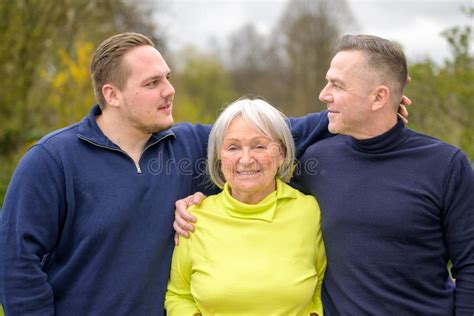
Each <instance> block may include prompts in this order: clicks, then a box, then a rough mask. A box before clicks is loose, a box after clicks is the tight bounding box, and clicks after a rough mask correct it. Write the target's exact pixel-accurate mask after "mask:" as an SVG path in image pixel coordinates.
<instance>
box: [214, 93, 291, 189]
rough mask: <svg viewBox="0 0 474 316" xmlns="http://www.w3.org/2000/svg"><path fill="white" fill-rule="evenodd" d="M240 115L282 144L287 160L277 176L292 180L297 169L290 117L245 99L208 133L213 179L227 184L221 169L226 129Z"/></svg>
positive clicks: (270, 107) (234, 105)
mask: <svg viewBox="0 0 474 316" xmlns="http://www.w3.org/2000/svg"><path fill="white" fill-rule="evenodd" d="M237 117H242V118H243V119H245V120H246V121H248V122H249V123H250V124H251V125H252V126H253V127H255V129H257V130H258V131H259V132H261V133H262V134H263V135H265V136H266V137H268V138H270V139H272V140H273V141H276V142H278V143H279V144H280V145H281V146H282V148H283V151H284V159H283V163H282V165H281V166H280V167H279V168H278V170H277V174H276V176H277V177H278V178H279V179H280V180H282V181H284V182H288V181H290V179H291V176H292V175H293V171H294V169H295V144H294V142H293V137H292V136H291V131H290V128H289V123H288V119H287V117H286V116H285V115H284V114H283V113H281V112H280V111H279V110H277V109H276V108H274V107H273V106H271V105H270V104H269V103H268V102H266V101H264V100H262V99H251V98H242V99H239V100H237V101H234V102H233V103H231V104H230V105H228V106H227V107H226V108H225V110H224V111H223V112H222V113H221V114H220V115H219V117H218V118H217V120H216V122H215V123H214V126H213V127H212V130H211V134H210V135H209V143H208V146H207V157H208V163H207V166H208V172H209V175H210V177H211V180H212V182H214V183H215V184H216V185H217V186H218V187H220V188H223V187H224V184H225V178H224V174H223V173H222V170H221V162H220V151H221V148H222V143H223V141H224V138H225V134H226V132H227V129H228V128H229V125H230V123H231V122H232V121H233V120H234V119H235V118H237Z"/></svg>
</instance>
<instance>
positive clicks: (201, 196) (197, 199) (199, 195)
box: [189, 192, 206, 205]
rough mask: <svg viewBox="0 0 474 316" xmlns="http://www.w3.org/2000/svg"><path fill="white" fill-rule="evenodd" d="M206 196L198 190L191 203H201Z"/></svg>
mask: <svg viewBox="0 0 474 316" xmlns="http://www.w3.org/2000/svg"><path fill="white" fill-rule="evenodd" d="M205 198H206V196H205V195H204V194H202V193H201V192H196V193H194V194H193V195H192V199H191V204H189V205H199V204H201V202H202V200H204V199H205Z"/></svg>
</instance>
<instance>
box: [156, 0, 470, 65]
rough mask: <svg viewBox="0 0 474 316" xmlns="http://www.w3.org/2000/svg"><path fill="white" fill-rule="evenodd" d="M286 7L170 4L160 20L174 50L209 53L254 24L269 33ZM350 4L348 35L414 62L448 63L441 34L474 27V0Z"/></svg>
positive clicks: (261, 0) (178, 0)
mask: <svg viewBox="0 0 474 316" xmlns="http://www.w3.org/2000/svg"><path fill="white" fill-rule="evenodd" d="M309 1H310V0H309ZM286 3H287V1H284V0H271V1H270V0H165V4H164V7H165V11H166V14H160V15H158V16H160V24H161V25H162V26H163V27H165V29H166V33H167V36H168V39H169V41H168V42H169V43H170V46H171V48H172V49H173V50H175V49H179V48H180V47H182V46H183V45H185V44H192V45H195V46H197V47H199V48H201V49H205V48H206V47H207V46H209V45H210V44H211V43H213V42H214V43H215V42H217V43H218V44H220V45H225V43H226V40H225V39H226V38H227V37H228V35H229V34H230V33H232V32H233V31H235V30H237V29H239V28H240V27H241V26H242V25H244V24H246V23H248V22H253V23H254V25H255V26H256V27H257V29H258V30H259V31H260V32H261V33H263V34H268V33H269V32H270V31H271V30H272V29H273V28H274V27H275V25H276V23H277V21H278V18H279V17H280V15H281V14H282V11H283V9H284V8H285V7H286ZM348 3H349V7H350V10H351V11H352V14H353V16H354V18H355V20H356V23H357V26H358V28H356V29H351V30H348V33H367V34H374V35H378V36H381V37H385V38H388V39H391V40H396V41H397V42H399V43H401V44H402V45H403V47H404V50H405V53H406V55H407V57H408V59H409V61H416V60H419V59H422V58H424V57H425V56H430V57H431V58H432V59H434V60H435V61H437V62H441V61H443V59H444V58H446V57H448V56H450V52H449V49H448V46H447V44H446V40H445V39H444V38H442V37H441V36H440V32H441V31H442V30H444V29H446V28H448V27H451V26H455V25H467V24H471V25H472V24H473V20H472V19H471V20H469V19H468V18H467V16H466V15H465V14H463V13H462V12H461V9H460V8H461V6H469V5H470V6H472V5H474V0H397V1H395V0H349V1H348ZM211 39H213V40H211Z"/></svg>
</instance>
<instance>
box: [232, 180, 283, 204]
mask: <svg viewBox="0 0 474 316" xmlns="http://www.w3.org/2000/svg"><path fill="white" fill-rule="evenodd" d="M229 190H230V195H232V197H233V198H234V199H236V200H237V201H239V202H242V203H245V204H258V203H259V202H260V201H262V200H263V199H264V198H266V197H267V196H268V195H269V194H270V193H272V192H273V191H275V190H276V181H275V182H274V183H273V185H272V186H269V187H268V188H266V189H265V190H262V191H258V192H241V191H236V190H232V188H230V187H229Z"/></svg>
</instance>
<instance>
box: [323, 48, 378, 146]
mask: <svg viewBox="0 0 474 316" xmlns="http://www.w3.org/2000/svg"><path fill="white" fill-rule="evenodd" d="M365 58H366V57H365V55H364V54H363V53H361V52H359V51H356V50H350V51H341V52H339V53H337V54H336V56H334V58H333V59H332V61H331V65H330V68H329V70H328V72H327V74H326V80H327V82H328V83H327V84H326V86H325V87H324V88H323V90H322V91H321V93H320V94H319V99H320V100H321V101H322V102H324V103H326V105H327V108H328V110H329V113H328V117H329V127H328V128H329V131H330V132H331V133H335V134H346V135H350V136H353V137H355V138H358V137H359V136H361V131H363V130H364V129H366V128H367V126H365V125H366V123H367V115H368V114H369V113H370V102H369V96H370V92H371V91H370V83H368V79H370V78H369V76H370V74H369V72H368V70H367V67H366V66H365V65H366V61H365Z"/></svg>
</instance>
